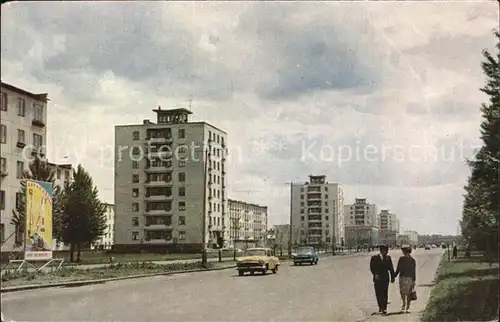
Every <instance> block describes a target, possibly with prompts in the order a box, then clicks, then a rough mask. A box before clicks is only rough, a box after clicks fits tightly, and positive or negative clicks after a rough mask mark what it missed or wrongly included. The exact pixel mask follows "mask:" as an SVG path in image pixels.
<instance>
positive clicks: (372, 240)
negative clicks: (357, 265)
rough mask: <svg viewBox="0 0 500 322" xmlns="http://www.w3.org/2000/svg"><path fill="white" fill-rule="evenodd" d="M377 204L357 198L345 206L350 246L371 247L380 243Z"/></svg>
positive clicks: (347, 237)
mask: <svg viewBox="0 0 500 322" xmlns="http://www.w3.org/2000/svg"><path fill="white" fill-rule="evenodd" d="M377 212H378V210H377V205H375V204H370V203H368V202H367V200H366V199H363V198H356V199H355V200H354V203H353V204H350V205H346V206H345V207H344V216H345V222H346V225H345V239H346V245H347V246H348V247H349V248H357V247H371V246H373V245H377V244H378V238H379V230H378V222H377Z"/></svg>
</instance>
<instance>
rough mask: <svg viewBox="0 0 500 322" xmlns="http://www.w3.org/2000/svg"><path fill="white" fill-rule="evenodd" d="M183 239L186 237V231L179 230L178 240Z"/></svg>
mask: <svg viewBox="0 0 500 322" xmlns="http://www.w3.org/2000/svg"><path fill="white" fill-rule="evenodd" d="M184 239H186V232H185V231H180V232H179V240H184Z"/></svg>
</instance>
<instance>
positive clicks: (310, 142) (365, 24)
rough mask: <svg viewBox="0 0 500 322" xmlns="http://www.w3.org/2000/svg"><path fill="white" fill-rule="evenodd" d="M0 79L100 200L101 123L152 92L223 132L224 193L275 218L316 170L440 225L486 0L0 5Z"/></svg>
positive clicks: (106, 165)
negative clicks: (34, 107)
mask: <svg viewBox="0 0 500 322" xmlns="http://www.w3.org/2000/svg"><path fill="white" fill-rule="evenodd" d="M1 14H2V21H1V28H2V29H1V30H2V33H1V37H2V39H1V48H2V56H1V64H2V65H1V76H2V81H4V82H7V83H10V84H12V85H15V86H19V87H23V88H25V89H27V90H29V91H32V92H48V93H49V97H50V98H51V102H50V106H49V111H48V115H49V120H48V132H49V137H48V145H49V155H50V157H51V158H52V160H54V161H56V162H65V161H67V160H63V156H64V155H67V156H68V159H69V161H71V162H75V163H76V162H80V163H82V164H83V165H84V166H85V167H86V168H88V170H89V171H90V172H91V174H92V175H93V176H94V180H95V182H96V184H97V185H98V187H99V189H100V190H101V193H102V196H103V198H104V199H106V200H107V201H110V202H112V201H113V200H112V198H113V160H112V156H111V151H112V146H113V136H114V134H113V133H114V125H117V124H128V123H140V122H142V120H143V119H147V118H150V119H154V115H152V112H151V109H152V108H154V107H156V106H158V105H161V106H162V107H164V108H168V107H175V106H180V107H187V106H188V104H189V103H188V100H189V99H192V100H193V102H192V110H193V112H194V113H195V114H194V119H195V120H205V121H207V122H209V123H212V124H214V125H215V126H218V127H220V128H222V129H224V130H226V131H227V132H228V136H229V139H228V141H229V145H230V150H231V165H230V171H228V172H229V175H230V178H229V184H230V186H229V189H230V197H232V198H236V199H242V200H248V201H251V202H255V203H259V204H265V205H268V206H269V208H270V221H271V223H272V224H277V223H281V222H285V221H287V220H288V219H287V218H288V212H289V206H288V205H289V199H288V198H289V188H288V187H287V186H286V183H287V182H290V181H305V180H307V176H308V175H309V174H326V175H327V176H328V180H329V181H330V182H340V183H341V184H342V185H343V186H344V188H345V194H346V203H350V202H351V201H352V200H353V199H354V198H355V197H364V198H368V200H369V201H370V202H373V203H376V204H377V205H379V207H380V208H387V209H390V210H391V211H392V212H394V213H396V214H397V215H398V216H399V218H400V220H401V225H402V226H403V227H404V228H411V229H416V230H418V231H419V232H421V233H456V232H457V222H458V219H459V218H460V215H461V205H462V187H463V185H464V184H465V181H466V179H467V176H468V169H467V167H466V166H465V165H464V162H463V159H464V158H465V157H467V156H471V155H472V154H473V150H474V148H475V147H476V146H477V145H478V144H479V143H480V142H479V140H478V135H479V123H480V112H479V106H480V103H481V102H482V101H483V100H485V97H484V96H483V94H481V93H480V92H479V90H478V88H480V87H481V86H482V84H483V81H484V78H483V75H482V72H481V70H480V65H479V64H480V61H481V59H482V56H481V51H482V49H483V48H490V49H492V48H494V37H493V35H492V30H493V29H494V28H496V27H497V25H498V4H497V3H496V2H495V1H489V2H465V1H464V2H449V1H447V2H446V3H439V2H404V3H403V2H372V3H369V2H368V3H367V2H352V3H346V2H324V3H315V2H308V3H303V2H302V3H292V2H288V3H257V2H251V3H250V2H248V3H247V2H235V3H225V2H213V3H210V2H189V3H181V2H172V3H166V2H145V3H119V2H113V3H97V2H92V3H76V2H72V3H69V2H60V3H47V2H44V3H34V2H30V3H9V4H5V5H2V13H1Z"/></svg>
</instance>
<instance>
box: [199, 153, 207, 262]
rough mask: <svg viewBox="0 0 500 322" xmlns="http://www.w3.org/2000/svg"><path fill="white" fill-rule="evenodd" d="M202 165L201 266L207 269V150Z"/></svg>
mask: <svg viewBox="0 0 500 322" xmlns="http://www.w3.org/2000/svg"><path fill="white" fill-rule="evenodd" d="M204 162H205V163H204V165H203V207H202V212H203V214H202V216H203V217H202V225H203V227H202V237H201V238H202V250H201V264H202V266H203V267H207V175H208V149H205V160H204Z"/></svg>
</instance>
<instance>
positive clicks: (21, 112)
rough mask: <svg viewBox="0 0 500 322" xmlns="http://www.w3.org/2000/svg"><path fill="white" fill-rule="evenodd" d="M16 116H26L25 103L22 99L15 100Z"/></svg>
mask: <svg viewBox="0 0 500 322" xmlns="http://www.w3.org/2000/svg"><path fill="white" fill-rule="evenodd" d="M17 115H18V116H26V101H25V100H24V99H23V98H18V99H17Z"/></svg>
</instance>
